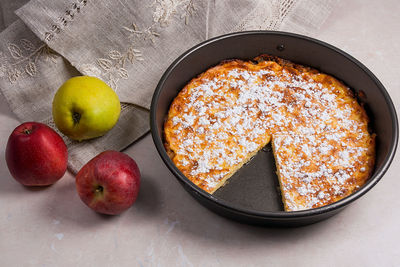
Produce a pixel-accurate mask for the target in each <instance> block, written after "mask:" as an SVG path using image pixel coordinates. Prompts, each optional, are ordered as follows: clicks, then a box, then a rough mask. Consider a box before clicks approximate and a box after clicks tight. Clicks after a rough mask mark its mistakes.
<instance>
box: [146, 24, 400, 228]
mask: <svg viewBox="0 0 400 267" xmlns="http://www.w3.org/2000/svg"><path fill="white" fill-rule="evenodd" d="M261 54H270V55H275V56H278V57H281V58H284V59H288V60H290V61H293V62H295V63H299V64H303V65H307V66H311V67H314V68H316V69H318V70H320V71H321V72H324V73H328V74H330V75H332V76H334V77H336V78H338V79H340V80H341V81H343V82H344V83H345V84H347V85H348V86H349V87H350V88H352V89H353V90H354V92H355V94H356V95H359V96H360V99H359V100H360V102H362V104H363V105H364V107H365V108H366V110H367V112H368V114H369V117H370V120H371V128H372V131H373V132H374V133H376V135H377V137H376V163H375V168H374V171H373V174H372V176H371V177H370V178H369V180H368V181H367V183H366V184H365V185H364V186H362V187H361V188H360V189H359V190H358V191H357V192H355V193H353V194H351V195H350V196H348V197H346V198H344V199H342V200H340V201H338V202H335V203H333V204H330V205H327V206H324V207H320V208H315V209H309V210H304V211H295V212H285V211H283V207H282V204H281V200H280V196H279V193H278V190H277V186H278V184H277V183H278V182H277V177H276V174H275V167H274V162H273V156H272V153H271V151H270V149H269V148H268V147H266V148H265V149H263V150H262V151H261V152H259V153H258V154H257V155H256V157H255V158H254V159H253V160H251V162H250V163H249V164H247V165H245V166H244V167H243V168H242V169H240V170H239V171H238V172H237V173H236V174H235V175H234V176H233V177H231V178H230V180H229V183H228V184H227V185H225V186H223V187H222V188H220V189H218V190H217V191H216V192H215V193H214V194H213V195H211V194H209V193H207V192H205V191H203V190H202V189H200V188H198V187H197V186H196V185H195V184H193V183H192V182H191V181H190V180H188V179H187V178H186V177H185V176H184V175H183V174H182V173H181V172H180V171H179V170H178V169H177V168H176V166H175V165H174V163H173V162H172V160H171V159H170V158H169V157H168V155H167V152H166V150H165V148H164V145H163V123H164V120H165V118H166V115H167V113H168V110H169V106H170V104H171V102H172V100H173V99H174V98H175V96H176V95H177V94H178V92H179V91H180V90H181V89H182V88H183V87H184V86H185V84H186V83H188V82H189V81H190V80H191V79H192V78H194V77H196V76H197V75H199V74H200V73H202V72H204V71H205V70H207V69H208V68H210V67H212V66H214V65H217V64H218V63H220V62H221V61H223V60H227V59H253V58H254V57H256V56H258V55H261ZM150 114H151V115H150V123H151V134H152V137H153V141H154V144H155V146H156V148H157V150H158V152H159V154H160V156H161V158H162V159H163V161H164V163H165V164H166V166H167V167H168V168H169V169H170V171H171V172H172V173H173V174H174V176H175V177H176V178H177V179H178V181H179V182H180V183H181V185H182V186H183V187H184V188H185V189H186V190H187V191H188V192H189V193H190V194H191V195H192V196H194V197H195V198H196V199H197V200H198V201H199V202H200V203H201V204H203V205H204V206H205V207H207V208H209V209H211V210H213V211H215V212H216V213H218V214H220V215H223V216H226V217H228V218H231V219H234V220H238V221H241V222H245V223H251V224H261V225H273V226H301V225H306V224H311V223H315V222H318V221H321V220H324V219H327V218H329V217H331V216H332V215H334V214H336V213H337V212H339V211H341V210H342V209H343V208H345V207H346V206H348V205H349V204H350V203H352V202H353V201H355V200H356V199H358V198H359V197H361V196H362V195H364V194H365V193H366V192H368V191H369V190H370V189H371V188H372V187H373V186H374V185H375V184H376V183H377V182H378V181H379V180H380V179H381V178H382V176H383V175H384V174H385V172H386V171H387V169H388V168H389V165H390V163H391V161H392V160H393V157H394V154H395V151H396V147H397V142H398V121H397V116H396V111H395V108H394V106H393V103H392V101H391V99H390V96H389V94H388V93H387V91H386V90H385V88H384V86H383V85H382V84H381V83H380V81H379V80H378V79H377V78H376V77H375V75H374V74H373V73H372V72H371V71H369V70H368V69H367V68H366V67H365V66H364V65H363V64H361V63H360V62H359V61H358V60H356V59H355V58H353V57H352V56H350V55H348V54H347V53H345V52H343V51H342V50H340V49H338V48H336V47H334V46H332V45H329V44H327V43H324V42H322V41H319V40H316V39H313V38H310V37H306V36H302V35H297V34H293V33H286V32H275V31H248V32H237V33H232V34H227V35H223V36H219V37H216V38H213V39H210V40H207V41H205V42H203V43H201V44H198V45H196V46H195V47H193V48H191V49H189V50H188V51H186V52H185V53H184V54H182V55H181V56H180V57H179V58H177V59H176V60H175V61H174V62H173V63H172V64H171V66H170V67H169V68H168V69H167V70H166V71H165V73H164V75H163V76H162V78H161V80H160V81H159V83H158V85H157V88H156V90H155V92H154V95H153V99H152V103H151V111H150Z"/></svg>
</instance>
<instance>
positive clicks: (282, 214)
mask: <svg viewBox="0 0 400 267" xmlns="http://www.w3.org/2000/svg"><path fill="white" fill-rule="evenodd" d="M248 35H275V36H283V37H294V38H298V39H301V40H304V41H307V42H312V43H314V44H317V45H320V46H324V47H325V48H328V49H330V50H332V51H334V52H336V53H338V54H340V55H341V56H343V57H345V58H347V59H348V60H350V61H351V62H352V63H354V64H355V65H357V67H359V68H360V69H361V70H362V71H363V72H364V73H366V74H367V75H368V76H369V77H370V78H371V79H372V80H373V81H374V83H375V84H376V85H377V87H378V88H379V90H380V92H381V93H382V95H383V97H384V99H385V101H386V103H387V105H388V108H389V110H390V114H391V123H392V136H393V138H392V140H391V147H390V151H389V153H388V154H387V155H386V158H385V159H384V163H383V165H382V166H381V167H380V168H379V169H377V170H375V172H374V175H373V176H372V177H370V179H369V180H368V181H367V183H366V184H364V185H363V186H362V187H361V188H360V189H359V190H357V191H356V192H354V193H353V194H351V195H349V196H347V197H345V198H343V199H341V200H339V201H337V202H334V203H332V204H329V205H326V206H323V207H319V208H314V209H308V210H301V211H291V212H287V211H270V212H267V211H258V210H252V209H245V208H240V207H236V206H235V205H232V204H230V203H229V202H226V201H224V200H221V199H218V198H216V197H214V196H213V195H211V194H209V193H207V192H206V191H204V190H202V189H200V188H199V187H198V186H197V185H195V184H194V183H192V182H191V181H190V180H189V179H188V178H186V177H185V175H183V174H182V173H181V172H180V171H179V170H178V168H177V167H176V166H175V164H174V163H173V162H172V160H171V159H170V158H169V156H168V155H167V152H166V150H165V148H164V145H163V141H162V137H161V136H160V135H159V134H158V130H157V122H156V113H157V110H156V106H157V103H158V99H159V96H160V93H161V91H162V88H163V86H164V83H165V81H166V80H167V79H168V78H169V75H170V74H171V72H172V71H173V70H174V69H175V67H176V66H177V65H179V64H180V62H181V61H182V60H183V59H185V58H186V57H188V56H190V55H191V54H192V53H193V52H195V51H197V50H199V49H201V48H203V47H205V46H207V45H209V44H211V43H215V42H218V41H220V40H224V39H229V38H233V37H238V36H248ZM398 127H399V126H398V121H397V115H396V110H395V108H394V105H393V102H392V100H391V98H390V96H389V94H388V92H387V91H386V89H385V87H384V86H383V84H382V83H381V82H380V81H379V80H378V78H377V77H376V76H375V75H374V74H373V73H372V72H371V71H370V70H369V69H368V68H367V67H366V66H365V65H363V64H362V63H361V62H359V61H358V60H357V59H355V58H354V57H352V56H351V55H349V54H347V53H346V52H344V51H342V50H340V49H339V48H337V47H335V46H333V45H330V44H328V43H325V42H323V41H320V40H317V39H314V38H311V37H307V36H304V35H299V34H294V33H288V32H281V31H243V32H235V33H229V34H225V35H221V36H217V37H214V38H211V39H209V40H206V41H204V42H201V43H200V44H198V45H196V46H194V47H192V48H190V49H189V50H187V51H186V52H184V53H183V54H182V55H181V56H179V57H178V58H177V59H176V60H175V61H174V62H173V63H172V64H171V65H170V66H169V67H168V69H167V70H166V71H165V73H164V74H163V76H162V77H161V79H160V81H159V83H158V85H157V87H156V89H155V91H154V94H153V98H152V101H151V108H150V128H151V135H152V138H153V142H154V144H155V146H156V149H157V151H158V153H159V154H160V156H161V158H162V160H163V161H164V163H165V164H166V165H167V167H168V169H169V170H170V171H171V172H172V173H173V174H174V176H175V177H176V178H178V179H179V180H180V181H181V182H183V183H185V184H186V185H188V186H189V187H190V189H191V190H192V191H193V192H194V193H196V194H198V195H200V196H202V197H204V198H205V199H207V200H209V201H212V202H213V203H215V204H216V205H219V206H221V207H222V208H225V209H228V210H231V211H233V212H235V213H239V214H243V215H245V216H250V217H260V218H263V219H268V218H288V219H289V218H293V219H295V218H300V217H308V216H314V215H318V214H322V213H327V212H330V211H333V210H336V209H339V208H342V207H344V206H346V205H348V204H349V203H351V202H353V201H355V200H356V199H358V198H359V197H361V196H362V195H364V194H365V193H367V192H368V191H369V190H370V189H371V188H372V187H373V186H375V185H376V184H377V183H378V182H379V180H380V179H381V178H382V177H383V175H384V174H385V173H386V171H387V170H388V168H389V166H390V164H391V162H392V160H393V158H394V155H395V152H396V149H397V144H398V132H399V128H398Z"/></svg>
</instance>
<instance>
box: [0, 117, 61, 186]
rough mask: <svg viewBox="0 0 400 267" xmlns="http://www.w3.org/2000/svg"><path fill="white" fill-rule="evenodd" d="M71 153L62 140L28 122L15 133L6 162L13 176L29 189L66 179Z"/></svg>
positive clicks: (47, 127)
mask: <svg viewBox="0 0 400 267" xmlns="http://www.w3.org/2000/svg"><path fill="white" fill-rule="evenodd" d="M67 160H68V152H67V146H66V145H65V143H64V141H63V139H62V138H61V136H60V135H59V134H58V133H57V132H55V131H54V130H53V129H51V128H50V127H49V126H47V125H45V124H43V123H39V122H25V123H23V124H21V125H19V126H18V127H17V128H15V129H14V131H13V132H12V133H11V135H10V137H9V139H8V142H7V148H6V162H7V166H8V169H9V170H10V173H11V175H12V176H13V177H14V178H15V180H17V181H18V182H20V183H21V184H23V185H26V186H46V185H51V184H53V183H55V182H56V181H58V180H59V179H60V178H61V177H63V176H64V174H65V172H66V170H67Z"/></svg>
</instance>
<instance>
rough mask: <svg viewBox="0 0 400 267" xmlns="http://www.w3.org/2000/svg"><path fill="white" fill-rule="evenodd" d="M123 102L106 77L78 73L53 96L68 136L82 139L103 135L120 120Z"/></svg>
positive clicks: (57, 121) (59, 124) (59, 123)
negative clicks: (104, 79)
mask: <svg viewBox="0 0 400 267" xmlns="http://www.w3.org/2000/svg"><path fill="white" fill-rule="evenodd" d="M120 112H121V105H120V102H119V99H118V96H117V94H116V93H115V92H114V91H113V90H112V89H111V88H110V87H109V86H108V85H107V84H106V83H105V82H103V81H102V80H100V79H98V78H95V77H90V76H77V77H73V78H71V79H69V80H68V81H66V82H65V83H64V84H63V85H62V86H61V87H60V88H59V89H58V91H57V93H56V95H55V96H54V99H53V119H54V122H55V124H56V126H57V128H58V129H59V130H60V131H61V132H62V133H63V134H65V135H66V136H68V137H70V138H72V139H74V140H78V141H82V140H86V139H91V138H95V137H99V136H102V135H104V134H105V133H106V132H108V131H109V130H110V129H111V128H112V127H114V125H115V124H116V123H117V121H118V118H119V114H120Z"/></svg>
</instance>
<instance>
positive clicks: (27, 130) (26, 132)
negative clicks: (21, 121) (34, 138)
mask: <svg viewBox="0 0 400 267" xmlns="http://www.w3.org/2000/svg"><path fill="white" fill-rule="evenodd" d="M22 132H23V133H24V134H31V133H32V131H31V130H29V129H27V128H25V129H24V130H23V131H22Z"/></svg>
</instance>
